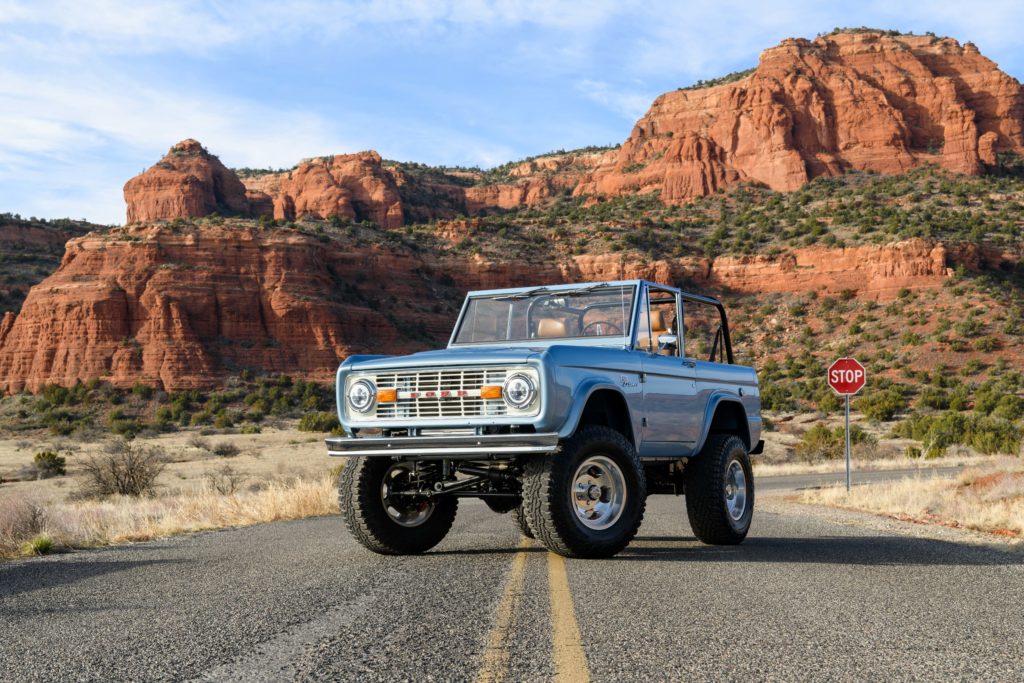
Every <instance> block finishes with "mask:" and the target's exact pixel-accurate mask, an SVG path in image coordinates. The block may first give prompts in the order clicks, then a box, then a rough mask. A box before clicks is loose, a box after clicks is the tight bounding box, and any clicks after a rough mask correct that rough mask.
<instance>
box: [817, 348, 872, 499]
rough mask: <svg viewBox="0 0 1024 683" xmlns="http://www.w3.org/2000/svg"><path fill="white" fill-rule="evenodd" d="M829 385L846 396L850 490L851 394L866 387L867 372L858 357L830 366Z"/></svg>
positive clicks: (848, 481)
mask: <svg viewBox="0 0 1024 683" xmlns="http://www.w3.org/2000/svg"><path fill="white" fill-rule="evenodd" d="M827 379H828V385H829V386H830V387H832V391H834V392H836V393H837V394H839V395H840V396H843V397H845V398H846V490H847V491H849V490H850V396H853V395H854V394H856V393H857V392H859V391H860V390H861V389H863V388H864V383H865V382H866V381H867V372H866V371H865V370H864V366H863V365H861V364H860V363H859V362H858V361H857V359H856V358H840V359H839V360H837V361H835V362H834V363H832V365H830V366H828V375H827Z"/></svg>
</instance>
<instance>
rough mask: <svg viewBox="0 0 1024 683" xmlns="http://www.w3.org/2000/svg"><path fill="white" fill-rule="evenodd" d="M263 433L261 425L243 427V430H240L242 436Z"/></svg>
mask: <svg viewBox="0 0 1024 683" xmlns="http://www.w3.org/2000/svg"><path fill="white" fill-rule="evenodd" d="M262 431H263V430H262V429H260V426H259V425H242V428H241V429H239V430H238V432H239V433H240V434H259V433H260V432H262Z"/></svg>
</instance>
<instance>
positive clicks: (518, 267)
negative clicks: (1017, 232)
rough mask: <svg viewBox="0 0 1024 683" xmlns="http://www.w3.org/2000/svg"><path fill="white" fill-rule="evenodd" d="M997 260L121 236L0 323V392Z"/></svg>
mask: <svg viewBox="0 0 1024 683" xmlns="http://www.w3.org/2000/svg"><path fill="white" fill-rule="evenodd" d="M451 227H452V228H453V229H456V230H461V229H466V230H471V229H472V224H471V223H457V224H453V225H452V226H451ZM453 236H454V235H453ZM1007 258H1010V259H1012V258H1014V257H1013V256H1012V255H1000V254H995V253H988V252H984V253H983V252H982V251H979V250H978V249H977V248H973V247H971V246H957V247H955V248H953V249H947V248H946V247H945V246H944V245H942V244H937V243H932V242H928V241H924V240H911V241H907V242H902V243H898V244H894V245H889V246H862V247H852V248H846V249H828V248H824V247H807V248H803V249H797V250H795V251H793V252H791V253H788V254H784V255H782V256H779V257H722V258H718V259H715V260H714V261H709V260H707V259H703V258H684V259H664V260H650V259H647V258H644V257H643V256H641V255H639V254H620V253H611V254H600V255H597V254H584V255H578V256H574V257H571V258H569V259H566V260H564V261H551V262H537V261H531V262H524V261H512V260H510V261H487V260H485V259H483V258H481V257H476V258H473V259H471V260H470V261H468V262H467V261H465V260H460V259H458V258H456V257H453V256H448V255H447V254H446V253H445V252H443V251H439V252H423V253H422V254H416V253H411V252H391V251H389V250H387V249H385V248H383V247H380V246H370V247H367V246H361V247H359V246H355V245H353V244H339V243H336V242H327V243H323V242H321V241H320V240H318V239H315V238H313V237H310V236H307V235H305V234H303V233H299V232H296V231H288V230H259V229H258V228H256V227H254V226H251V225H250V226H246V227H237V226H235V227H231V226H227V225H225V226H214V225H203V226H199V227H191V226H190V227H187V228H176V227H175V226H172V225H157V226H132V227H129V228H124V229H121V230H119V231H114V232H112V233H109V234H106V235H96V234H92V235H88V236H86V237H81V238H78V239H74V240H72V241H71V242H69V243H68V247H67V252H66V254H65V257H64V261H63V263H62V265H61V267H60V269H59V270H58V271H57V272H56V273H55V274H54V275H52V276H51V277H50V278H48V279H47V280H45V281H44V282H42V283H41V284H39V285H37V286H36V287H34V288H33V289H32V290H31V292H30V294H29V296H28V299H27V300H26V301H25V303H24V306H23V308H22V312H21V314H20V315H18V316H17V317H16V318H15V317H13V316H11V315H7V316H5V317H4V319H3V322H2V323H0V391H6V392H14V391H19V390H22V389H28V390H31V391H35V390H38V389H39V388H40V387H41V386H42V385H44V384H48V383H61V384H73V383H74V382H76V381H79V380H82V381H86V380H89V379H92V378H94V377H99V378H103V379H106V380H109V381H111V382H112V383H114V384H115V385H118V386H130V385H132V384H133V383H135V382H136V381H140V380H142V381H148V382H152V383H154V384H158V385H160V386H163V387H165V388H167V389H182V388H189V387H209V386H215V385H217V384H219V383H220V382H222V381H223V379H224V378H225V377H227V376H230V375H233V374H237V372H238V371H239V370H240V369H241V368H243V367H253V368H258V369H262V370H266V371H270V372H286V373H289V374H297V375H302V376H306V377H311V378H314V379H318V380H321V381H328V380H329V379H330V377H331V374H332V372H333V369H334V368H335V367H336V365H337V363H338V362H339V360H340V359H342V358H344V357H345V356H347V355H349V354H352V353H402V352H407V351H410V350H414V349H419V348H424V347H426V346H430V345H432V343H431V342H430V341H429V339H430V338H433V339H438V340H443V339H445V338H447V335H448V333H449V332H450V326H451V324H452V321H453V319H454V317H455V312H456V310H457V305H458V302H459V301H460V300H461V296H462V290H465V289H481V288H495V287H505V286H516V285H527V284H544V283H556V282H566V281H600V280H616V279H631V278H646V279H651V280H655V281H660V282H675V283H689V284H694V285H696V286H698V287H700V288H701V289H707V290H710V291H713V292H722V293H728V292H731V293H750V294H761V293H766V292H806V291H810V290H819V291H823V292H825V293H832V294H835V293H839V292H841V291H843V290H852V291H854V292H856V293H857V294H858V295H860V296H867V297H871V298H878V299H889V298H892V297H894V296H896V293H897V292H898V291H899V290H900V289H902V288H910V289H918V288H928V287H936V286H938V285H940V284H941V283H942V282H943V281H944V280H945V279H946V278H947V277H949V274H950V270H949V268H950V266H951V265H954V264H956V263H960V262H962V263H965V265H967V266H968V267H973V268H976V267H981V266H982V265H983V264H988V265H992V264H996V265H998V263H999V262H1000V261H1001V260H1003V259H1007ZM1016 258H1017V259H1018V260H1019V255H1017V257H1016ZM443 282H448V283H450V284H447V285H446V284H441V283H443Z"/></svg>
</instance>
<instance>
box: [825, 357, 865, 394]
mask: <svg viewBox="0 0 1024 683" xmlns="http://www.w3.org/2000/svg"><path fill="white" fill-rule="evenodd" d="M866 379H867V373H866V372H865V371H864V366H863V365H861V364H860V363H858V362H857V359H856V358H840V359H839V360H837V361H836V362H835V363H833V364H832V365H830V366H828V385H829V386H830V387H832V390H833V391H835V392H836V393H837V394H839V395H840V396H849V395H851V394H856V393H857V392H858V391H860V390H861V389H863V388H864V381H865V380H866Z"/></svg>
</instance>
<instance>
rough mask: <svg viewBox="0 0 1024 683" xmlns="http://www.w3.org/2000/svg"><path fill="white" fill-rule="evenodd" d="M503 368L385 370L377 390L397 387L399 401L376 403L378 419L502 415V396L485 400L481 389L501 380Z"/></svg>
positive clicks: (504, 412) (504, 410)
mask: <svg viewBox="0 0 1024 683" xmlns="http://www.w3.org/2000/svg"><path fill="white" fill-rule="evenodd" d="M508 373H509V371H508V369H506V368H465V369H453V370H431V371H423V372H417V371H411V372H387V373H381V374H379V375H377V376H376V378H375V382H376V385H377V388H378V389H396V390H397V391H398V400H397V401H395V402H393V403H381V404H378V406H377V415H376V419H378V420H407V419H424V420H427V419H437V418H445V417H456V418H458V417H502V416H505V415H507V414H508V406H507V405H506V403H505V401H504V400H503V399H501V398H495V399H485V398H482V397H481V396H480V388H481V387H483V386H488V385H498V386H500V385H501V384H503V383H504V381H505V378H506V377H507V376H508Z"/></svg>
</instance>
